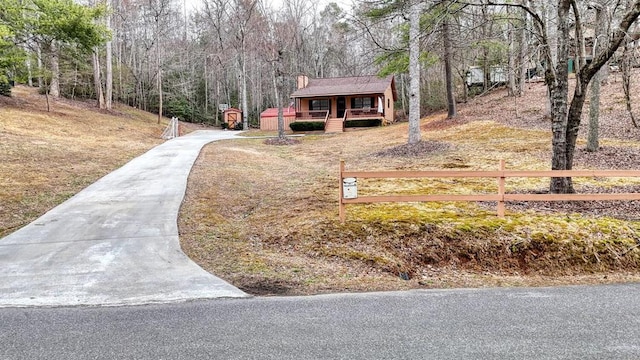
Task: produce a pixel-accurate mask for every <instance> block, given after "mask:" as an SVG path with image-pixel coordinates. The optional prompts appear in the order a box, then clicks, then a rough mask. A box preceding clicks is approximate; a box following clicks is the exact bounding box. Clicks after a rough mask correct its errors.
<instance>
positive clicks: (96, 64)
mask: <svg viewBox="0 0 640 360" xmlns="http://www.w3.org/2000/svg"><path fill="white" fill-rule="evenodd" d="M91 59H92V61H93V86H94V90H95V92H96V101H97V103H96V105H97V106H98V108H99V109H104V108H105V105H104V93H103V92H102V80H101V79H100V58H99V57H98V49H97V48H94V49H93V53H92V54H91Z"/></svg>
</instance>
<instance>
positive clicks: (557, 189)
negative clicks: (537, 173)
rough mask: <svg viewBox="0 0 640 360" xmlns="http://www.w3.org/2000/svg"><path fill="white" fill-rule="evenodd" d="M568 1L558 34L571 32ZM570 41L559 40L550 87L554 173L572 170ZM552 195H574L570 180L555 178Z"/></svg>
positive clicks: (560, 10) (564, 2) (561, 12)
mask: <svg viewBox="0 0 640 360" xmlns="http://www.w3.org/2000/svg"><path fill="white" fill-rule="evenodd" d="M569 8H570V1H569V0H561V1H560V2H559V3H558V17H557V19H558V20H557V21H558V28H557V33H558V34H568V32H569V24H568V20H569ZM569 41H570V39H569V38H568V36H558V37H557V44H558V46H557V53H556V58H557V60H556V67H555V73H556V79H555V83H554V84H548V85H547V86H548V87H549V93H550V95H551V96H550V100H551V131H552V133H553V137H552V140H551V146H552V151H553V155H552V158H551V168H552V169H553V170H568V169H570V168H571V166H570V164H569V162H568V158H567V99H568V95H569V70H568V66H569V62H568V56H569ZM550 191H551V192H552V193H563V194H566V193H573V192H574V190H573V184H572V181H571V178H552V179H551V183H550Z"/></svg>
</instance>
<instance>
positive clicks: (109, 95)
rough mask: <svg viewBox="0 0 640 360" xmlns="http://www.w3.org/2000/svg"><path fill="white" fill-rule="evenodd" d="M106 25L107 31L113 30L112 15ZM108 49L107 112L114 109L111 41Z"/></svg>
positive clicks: (108, 17) (108, 42)
mask: <svg viewBox="0 0 640 360" xmlns="http://www.w3.org/2000/svg"><path fill="white" fill-rule="evenodd" d="M106 24H107V30H110V29H111V15H110V14H107V19H106ZM106 47H107V55H106V58H105V62H106V64H105V65H106V69H105V70H106V74H105V76H106V79H105V81H106V82H105V88H106V94H105V103H104V105H105V108H106V109H107V110H111V108H112V101H113V59H112V55H113V54H112V46H111V40H108V41H107V44H106Z"/></svg>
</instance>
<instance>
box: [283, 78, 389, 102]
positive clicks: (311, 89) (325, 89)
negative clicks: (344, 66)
mask: <svg viewBox="0 0 640 360" xmlns="http://www.w3.org/2000/svg"><path fill="white" fill-rule="evenodd" d="M392 81H393V75H389V76H387V77H386V78H379V77H377V76H375V75H369V76H354V77H342V78H326V79H309V83H308V85H307V87H305V88H303V89H298V90H296V91H294V92H293V94H291V97H292V98H304V97H318V96H337V95H355V94H358V95H368V94H382V93H384V91H385V90H386V89H387V88H388V87H389V86H390V85H391V84H392ZM394 95H395V94H394Z"/></svg>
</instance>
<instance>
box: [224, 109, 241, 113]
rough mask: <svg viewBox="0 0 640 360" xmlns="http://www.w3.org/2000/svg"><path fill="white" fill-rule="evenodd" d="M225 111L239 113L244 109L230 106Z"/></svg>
mask: <svg viewBox="0 0 640 360" xmlns="http://www.w3.org/2000/svg"><path fill="white" fill-rule="evenodd" d="M224 112H225V113H228V112H237V113H241V112H242V110H240V109H236V108H228V109H227V110H225V111H224Z"/></svg>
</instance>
